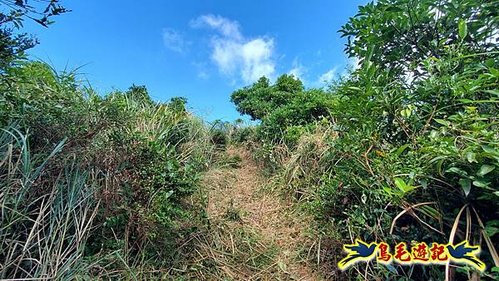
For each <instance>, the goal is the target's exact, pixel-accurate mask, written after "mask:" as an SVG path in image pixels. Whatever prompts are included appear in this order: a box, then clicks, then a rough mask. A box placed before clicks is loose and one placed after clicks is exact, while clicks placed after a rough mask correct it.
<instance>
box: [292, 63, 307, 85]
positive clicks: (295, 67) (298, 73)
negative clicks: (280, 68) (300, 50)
mask: <svg viewBox="0 0 499 281" xmlns="http://www.w3.org/2000/svg"><path fill="white" fill-rule="evenodd" d="M291 67H292V68H291V69H290V70H289V71H288V74H290V75H293V76H294V77H296V78H298V79H300V80H301V81H302V82H303V83H304V84H305V82H306V81H305V77H304V74H305V72H306V69H305V68H304V67H303V65H301V63H299V62H298V59H297V58H295V59H294V60H293V64H292V66H291Z"/></svg>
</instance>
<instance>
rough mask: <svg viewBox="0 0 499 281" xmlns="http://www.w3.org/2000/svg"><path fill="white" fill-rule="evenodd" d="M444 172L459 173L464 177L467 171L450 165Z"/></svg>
mask: <svg viewBox="0 0 499 281" xmlns="http://www.w3.org/2000/svg"><path fill="white" fill-rule="evenodd" d="M445 172H447V173H454V174H458V175H460V176H462V177H465V176H467V175H468V173H466V171H463V170H461V169H459V168H458V167H450V168H449V169H447V170H446V171H445Z"/></svg>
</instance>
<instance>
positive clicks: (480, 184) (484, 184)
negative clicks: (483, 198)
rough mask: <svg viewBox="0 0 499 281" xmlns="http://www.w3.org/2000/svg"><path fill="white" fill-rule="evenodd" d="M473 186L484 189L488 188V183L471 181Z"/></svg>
mask: <svg viewBox="0 0 499 281" xmlns="http://www.w3.org/2000/svg"><path fill="white" fill-rule="evenodd" d="M473 185H474V186H477V187H482V188H485V187H487V186H488V183H487V182H484V181H479V180H476V181H473Z"/></svg>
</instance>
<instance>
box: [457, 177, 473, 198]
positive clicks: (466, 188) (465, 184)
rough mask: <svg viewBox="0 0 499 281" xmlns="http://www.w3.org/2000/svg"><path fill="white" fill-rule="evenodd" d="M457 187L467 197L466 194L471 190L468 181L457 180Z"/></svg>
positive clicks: (469, 181)
mask: <svg viewBox="0 0 499 281" xmlns="http://www.w3.org/2000/svg"><path fill="white" fill-rule="evenodd" d="M459 185H460V186H461V188H462V189H463V191H464V196H466V197H468V194H470V190H471V180H470V179H460V180H459Z"/></svg>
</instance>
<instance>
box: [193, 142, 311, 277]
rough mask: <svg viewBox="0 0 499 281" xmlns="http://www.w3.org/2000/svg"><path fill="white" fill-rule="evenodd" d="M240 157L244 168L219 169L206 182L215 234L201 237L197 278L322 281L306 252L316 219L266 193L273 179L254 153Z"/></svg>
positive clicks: (239, 151) (233, 151)
mask: <svg viewBox="0 0 499 281" xmlns="http://www.w3.org/2000/svg"><path fill="white" fill-rule="evenodd" d="M227 153H228V155H229V156H234V155H239V156H240V158H241V159H242V161H241V164H240V166H239V168H214V169H212V170H210V171H209V172H208V173H207V174H206V175H205V177H204V182H203V183H204V186H205V187H206V188H207V193H208V202H207V214H208V219H209V222H210V229H209V230H208V231H207V233H203V234H200V235H198V236H197V237H196V238H195V239H196V240H197V246H196V251H195V252H196V253H195V254H194V261H195V264H196V265H197V266H198V268H197V269H196V273H195V274H194V276H193V277H195V278H199V279H203V280H320V277H319V275H318V274H316V273H315V272H314V271H313V270H312V269H311V268H310V267H309V266H308V263H307V262H306V260H307V258H302V257H301V255H300V253H303V251H304V245H307V244H310V241H308V239H307V238H306V236H305V230H306V228H307V227H308V226H309V220H310V218H308V217H306V216H304V214H302V213H297V212H299V211H298V210H297V208H296V207H295V206H294V204H293V203H292V202H290V201H289V200H286V199H284V197H282V196H281V194H280V193H279V191H277V190H271V189H267V188H265V186H266V185H267V184H268V183H269V179H265V178H263V177H262V176H261V174H260V168H259V167H258V166H257V165H256V164H255V162H254V161H253V160H252V157H251V155H250V153H249V152H248V151H247V150H244V149H241V148H229V149H228V150H227Z"/></svg>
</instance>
